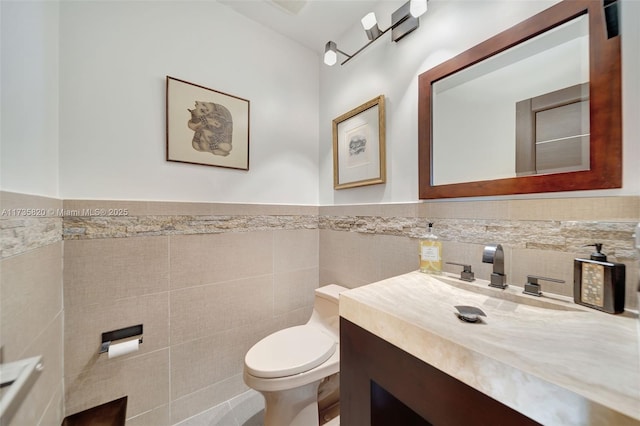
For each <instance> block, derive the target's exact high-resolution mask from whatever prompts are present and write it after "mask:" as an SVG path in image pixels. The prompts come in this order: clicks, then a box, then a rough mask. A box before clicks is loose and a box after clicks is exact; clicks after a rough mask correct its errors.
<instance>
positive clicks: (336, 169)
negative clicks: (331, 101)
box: [333, 95, 386, 189]
mask: <svg viewBox="0 0 640 426" xmlns="http://www.w3.org/2000/svg"><path fill="white" fill-rule="evenodd" d="M385 180H386V166H385V123H384V96H383V95H380V96H378V97H377V98H375V99H372V100H370V101H369V102H366V103H364V104H362V105H360V106H359V107H357V108H355V109H353V110H351V111H349V112H347V113H346V114H343V115H341V116H340V117H338V118H336V119H335V120H333V187H334V189H345V188H353V187H356V186H365V185H375V184H378V183H384V182H385Z"/></svg>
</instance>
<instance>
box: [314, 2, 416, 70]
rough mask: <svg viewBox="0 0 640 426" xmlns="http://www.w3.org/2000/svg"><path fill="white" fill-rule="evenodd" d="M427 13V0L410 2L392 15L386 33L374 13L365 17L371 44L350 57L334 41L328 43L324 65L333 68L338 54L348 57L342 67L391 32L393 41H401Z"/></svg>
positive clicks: (364, 24)
mask: <svg viewBox="0 0 640 426" xmlns="http://www.w3.org/2000/svg"><path fill="white" fill-rule="evenodd" d="M426 11H427V0H410V1H408V2H407V3H405V4H404V5H402V6H401V7H400V8H398V10H396V11H395V12H393V13H392V14H391V26H390V27H389V28H387V29H386V30H384V31H381V30H380V28H379V27H378V20H377V19H376V15H375V13H373V12H370V13H368V14H367V15H365V16H364V17H363V18H362V20H361V23H362V27H363V28H364V30H365V32H366V34H367V38H368V39H369V42H368V43H367V44H365V45H364V46H362V47H361V48H360V49H358V50H357V51H356V52H355V53H354V54H352V55H349V54H347V53H345V52H343V51H342V50H340V49H338V46H337V45H336V43H335V42H334V41H328V42H327V44H326V45H325V48H324V63H325V64H327V65H329V66H332V65H334V64H335V63H336V62H337V61H338V53H340V54H341V55H343V56H346V57H347V59H345V60H344V61H342V63H340V65H344V64H346V63H347V62H349V61H350V60H351V58H353V57H354V56H356V55H357V54H358V53H360V52H362V51H363V50H364V49H365V48H366V47H367V46H369V45H370V44H371V43H373V42H374V41H376V40H377V39H379V38H380V37H381V36H382V35H383V34H384V33H386V32H387V31H389V30H391V40H393V41H396V42H397V41H400V40H401V39H402V38H403V37H404V36H406V35H407V34H409V33H410V32H412V31H413V30H415V29H416V28H418V26H420V19H419V18H420V16H422V15H424V13H425V12H426Z"/></svg>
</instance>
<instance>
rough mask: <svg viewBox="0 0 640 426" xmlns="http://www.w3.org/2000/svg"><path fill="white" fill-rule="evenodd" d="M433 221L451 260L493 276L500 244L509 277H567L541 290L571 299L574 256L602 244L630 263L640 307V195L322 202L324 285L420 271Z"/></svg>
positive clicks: (629, 280) (630, 294)
mask: <svg viewBox="0 0 640 426" xmlns="http://www.w3.org/2000/svg"><path fill="white" fill-rule="evenodd" d="M428 221H432V222H434V230H435V232H436V233H437V234H438V235H439V237H440V238H441V240H442V242H443V260H444V261H445V262H456V263H465V264H470V265H472V268H473V271H474V272H475V276H476V278H482V279H485V280H488V279H489V276H490V274H491V271H492V267H493V265H491V264H483V263H482V261H481V260H482V251H483V249H484V246H485V245H486V244H494V243H499V244H502V246H503V248H504V250H505V272H506V275H507V281H508V283H510V284H511V285H516V286H520V287H522V286H524V283H525V282H526V277H527V275H531V274H533V275H541V276H545V277H551V278H556V279H561V280H564V281H565V283H564V284H556V283H551V282H544V281H541V283H542V289H543V292H547V293H555V294H561V295H565V296H571V297H572V296H573V259H574V258H576V257H582V258H585V257H586V258H588V257H589V254H590V253H591V252H592V251H594V249H593V247H584V246H585V245H587V244H593V243H596V242H600V243H603V244H604V246H603V250H602V251H603V252H604V253H606V254H607V255H608V260H609V261H615V262H622V263H624V264H625V265H627V267H626V272H627V274H626V275H627V277H626V306H627V307H629V308H636V306H637V293H636V291H637V289H638V266H639V262H638V253H637V252H636V251H635V250H634V248H633V244H632V243H633V241H632V235H633V233H634V228H635V226H636V224H637V223H638V222H640V197H637V196H634V197H599V198H563V199H529V200H498V201H432V202H425V203H417V204H414V203H411V204H392V205H388V204H387V205H384V204H379V205H360V206H332V207H321V208H320V284H321V285H322V284H324V283H329V282H336V283H338V284H342V285H345V286H349V287H354V286H359V285H362V284H366V283H368V282H372V281H377V280H381V279H384V278H388V277H391V276H394V275H397V274H399V273H402V272H406V271H410V270H415V269H417V268H418V246H417V239H418V238H419V237H420V236H421V235H423V234H424V233H425V231H426V223H427V222H428ZM444 270H445V271H447V272H452V273H458V272H459V271H460V270H461V267H460V266H455V265H447V264H445V265H444Z"/></svg>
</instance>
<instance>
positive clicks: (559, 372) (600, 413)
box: [340, 271, 640, 426]
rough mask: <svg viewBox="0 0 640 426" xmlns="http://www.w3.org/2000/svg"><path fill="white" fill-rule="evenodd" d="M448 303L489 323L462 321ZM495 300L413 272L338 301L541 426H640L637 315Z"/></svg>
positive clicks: (349, 313) (349, 315) (377, 330)
mask: <svg viewBox="0 0 640 426" xmlns="http://www.w3.org/2000/svg"><path fill="white" fill-rule="evenodd" d="M454 296H455V297H456V298H457V299H456V300H460V301H461V303H457V304H474V305H475V306H478V307H480V308H482V309H483V310H485V312H487V315H488V317H487V319H486V320H485V321H486V322H485V323H484V324H469V323H464V322H462V321H460V320H459V319H458V318H457V317H456V316H455V314H454V312H455V309H454V308H453V305H454V303H452V300H451V299H448V298H450V297H454ZM496 300H497V299H496V298H490V297H488V296H486V295H481V294H471V292H469V291H466V290H461V289H456V288H454V287H451V286H450V285H448V284H446V283H444V282H442V281H440V280H438V279H436V278H435V277H432V276H430V275H427V274H422V273H420V272H417V271H415V272H410V273H408V274H404V275H400V276H397V277H393V278H389V279H386V280H382V281H379V282H376V283H372V284H369V285H365V286H362V287H357V288H355V289H351V290H348V291H346V292H343V293H341V295H340V316H341V317H343V318H345V319H346V320H349V321H351V322H352V323H354V324H356V325H358V326H360V327H361V328H363V329H365V330H367V331H369V332H371V333H372V334H374V335H376V336H378V337H380V338H382V339H384V340H386V341H387V342H389V343H391V344H393V345H395V346H397V347H398V348H400V349H402V350H404V351H405V352H407V353H410V354H411V355H413V356H415V357H416V358H418V359H420V360H422V361H424V362H426V363H428V364H430V365H432V366H434V367H436V368H438V369H439V370H441V371H443V372H445V373H447V374H448V375H450V376H452V377H454V378H456V379H458V380H460V381H461V382H463V383H465V384H467V385H469V386H471V387H473V388H475V389H477V390H479V391H480V392H482V393H484V394H486V395H488V396H490V397H492V398H494V399H496V400H497V401H500V402H501V403H503V404H505V405H506V406H508V407H511V408H513V409H515V410H517V411H519V412H520V413H522V414H524V415H526V416H528V417H530V418H532V419H533V420H535V421H537V422H540V423H542V424H545V425H616V426H624V425H640V355H639V352H640V341H639V340H640V336H639V332H638V330H639V329H638V322H639V321H638V319H637V315H635V314H633V313H632V314H631V315H611V314H607V313H603V312H600V311H596V310H592V309H588V308H584V309H578V310H575V311H566V312H565V311H552V310H548V309H545V308H538V307H532V306H521V305H520V304H515V303H513V302H508V301H504V304H505V307H507V308H509V309H510V310H511V312H505V307H502V308H501V309H500V310H496V311H492V310H491V308H492V306H495V303H496ZM489 302H491V303H489ZM498 303H503V302H498ZM567 307H568V309H575V308H576V307H578V308H582V307H581V306H579V305H575V304H571V305H570V306H567ZM516 310H517V311H518V312H517V315H516V314H515V312H516ZM537 314H539V316H538V317H536V315H537ZM523 317H524V318H523ZM564 319H566V321H564ZM565 323H566V324H565ZM525 325H526V326H527V327H529V326H530V327H531V328H526V329H524V328H522V327H523V326H525ZM576 327H577V328H576ZM577 330H578V331H579V333H578V335H576V331H577ZM605 331H606V335H603V333H604V332H605ZM536 333H537V335H538V338H536V336H535V334H536ZM547 340H551V342H549V345H551V346H552V349H553V350H552V351H550V352H551V353H548V357H546V358H547V359H539V358H545V357H540V356H539V354H538V352H539V351H541V350H542V349H541V348H540V346H544V342H545V341H547ZM565 342H566V344H565ZM585 342H590V343H585ZM580 345H584V349H583V350H582V351H581V346H580ZM563 346H566V348H565V347H563ZM565 349H566V350H565ZM563 352H564V353H563ZM581 354H584V355H585V356H584V357H582V358H581V359H578V358H580V355H581ZM532 357H533V358H532ZM587 370H588V371H587ZM614 380H615V382H614Z"/></svg>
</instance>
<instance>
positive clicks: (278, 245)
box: [273, 229, 319, 273]
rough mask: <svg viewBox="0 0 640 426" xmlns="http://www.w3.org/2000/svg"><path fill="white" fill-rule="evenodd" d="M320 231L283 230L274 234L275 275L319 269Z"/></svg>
mask: <svg viewBox="0 0 640 426" xmlns="http://www.w3.org/2000/svg"><path fill="white" fill-rule="evenodd" d="M318 232H319V231H318V230H317V229H313V230H283V231H276V232H274V234H273V271H274V272H275V273H280V272H286V271H295V270H299V269H308V268H317V267H318V252H319V246H318V244H319V233H318Z"/></svg>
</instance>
